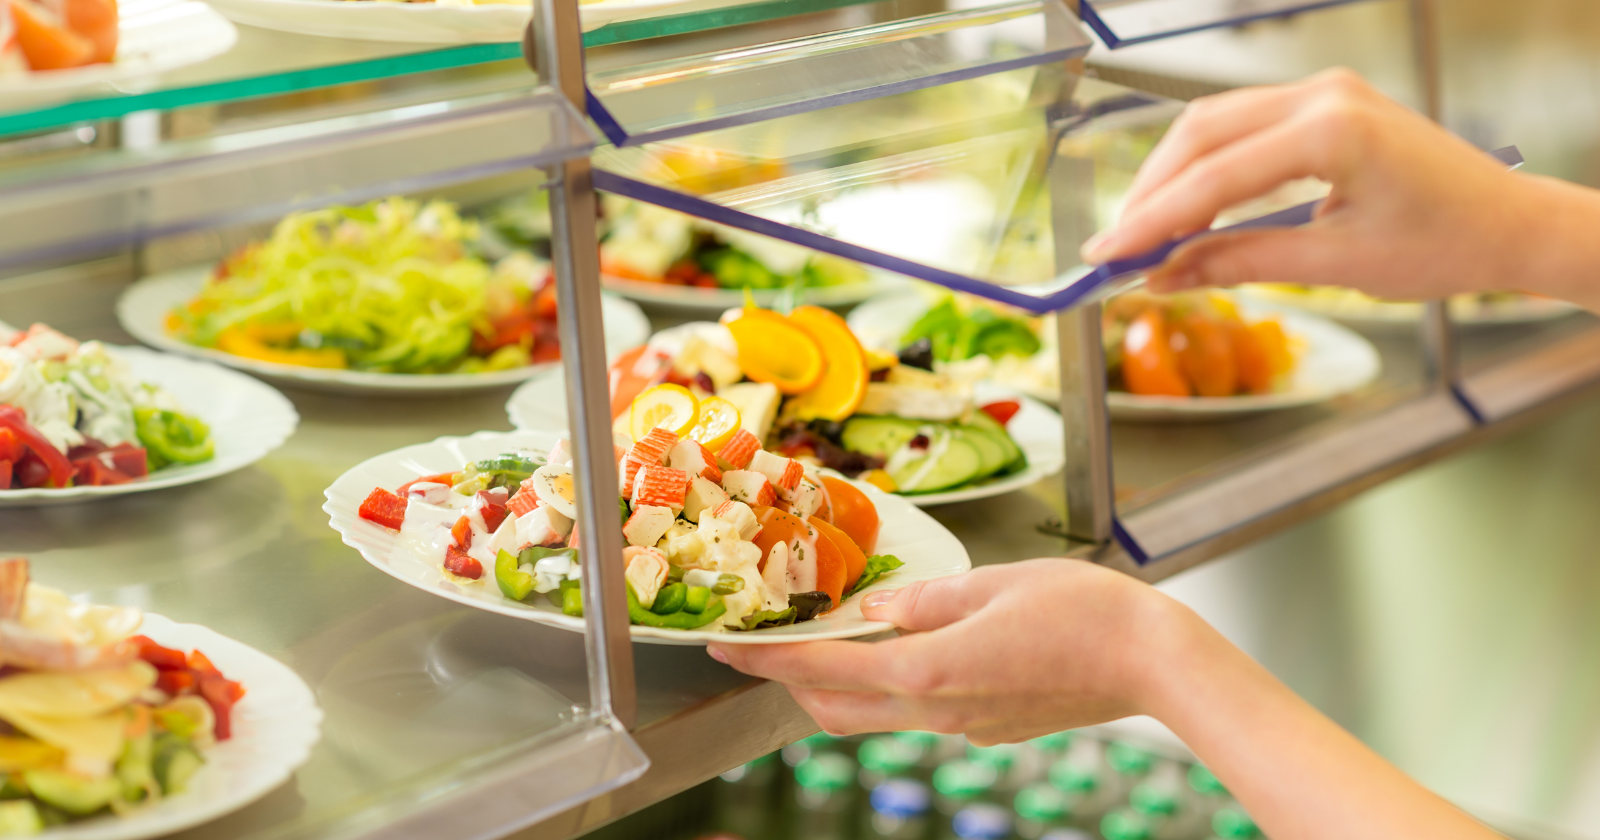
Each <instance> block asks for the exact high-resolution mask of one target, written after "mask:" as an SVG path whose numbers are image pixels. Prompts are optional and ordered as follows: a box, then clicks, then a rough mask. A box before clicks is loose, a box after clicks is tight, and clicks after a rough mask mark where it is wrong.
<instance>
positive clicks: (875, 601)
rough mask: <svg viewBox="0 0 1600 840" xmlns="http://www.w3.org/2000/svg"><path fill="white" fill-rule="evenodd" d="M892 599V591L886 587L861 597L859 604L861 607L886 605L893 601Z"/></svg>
mask: <svg viewBox="0 0 1600 840" xmlns="http://www.w3.org/2000/svg"><path fill="white" fill-rule="evenodd" d="M893 600H894V591H893V590H887V589H886V590H883V591H881V592H873V593H872V594H870V595H868V596H867V597H865V598H863V599H861V606H862V607H887V606H889V602H890V601H893Z"/></svg>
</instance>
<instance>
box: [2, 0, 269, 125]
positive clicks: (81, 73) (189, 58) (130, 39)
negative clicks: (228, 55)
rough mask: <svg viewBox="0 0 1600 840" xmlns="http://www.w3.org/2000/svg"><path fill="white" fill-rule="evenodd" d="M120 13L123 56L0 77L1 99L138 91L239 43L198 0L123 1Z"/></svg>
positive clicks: (222, 19) (119, 51) (224, 20)
mask: <svg viewBox="0 0 1600 840" xmlns="http://www.w3.org/2000/svg"><path fill="white" fill-rule="evenodd" d="M118 12H119V15H118V21H117V39H118V42H117V54H116V56H115V58H113V59H112V61H111V63H110V64H91V65H89V66H87V67H72V68H69V69H65V70H41V71H31V72H30V71H25V72H22V73H18V74H15V75H0V97H7V96H17V97H26V96H28V95H29V94H34V93H59V92H62V91H72V90H83V89H88V88H93V87H97V86H106V87H107V88H108V89H109V88H111V87H116V88H118V89H137V87H138V86H136V85H133V84H132V83H134V82H138V81H141V80H146V79H151V80H152V81H153V79H152V77H154V76H156V75H159V74H161V73H165V72H167V71H169V70H176V69H178V68H179V67H187V66H188V65H191V64H197V63H199V62H202V61H205V60H206V59H210V58H215V57H217V56H219V55H222V54H223V53H225V52H227V51H228V50H231V49H233V45H234V44H235V43H236V42H237V41H238V40H239V30H237V29H235V28H234V27H233V24H231V23H229V22H228V19H227V18H225V17H223V16H222V15H220V14H218V13H217V11H216V10H215V9H213V8H211V6H208V5H206V4H205V3H201V2H197V0H122V2H121V3H120V4H119V5H118ZM8 104H9V103H8ZM8 110H9V108H8Z"/></svg>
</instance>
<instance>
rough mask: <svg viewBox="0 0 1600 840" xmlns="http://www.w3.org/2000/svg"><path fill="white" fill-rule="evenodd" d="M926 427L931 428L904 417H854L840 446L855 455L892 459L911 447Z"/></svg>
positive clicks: (849, 422)
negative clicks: (897, 453) (915, 438)
mask: <svg viewBox="0 0 1600 840" xmlns="http://www.w3.org/2000/svg"><path fill="white" fill-rule="evenodd" d="M924 425H927V424H925V423H924V422H922V421H920V420H907V419H906V418H904V417H852V418H850V419H849V420H847V421H845V424H844V430H843V431H842V432H841V433H840V434H839V442H840V443H843V444H844V448H845V449H848V450H850V451H851V452H860V453H862V454H863V455H872V456H874V457H877V458H888V457H889V456H890V455H892V454H894V452H895V451H896V450H898V449H899V448H900V447H902V446H905V445H906V444H907V443H910V442H911V439H912V438H914V437H916V436H917V429H919V428H921V427H922V426H924Z"/></svg>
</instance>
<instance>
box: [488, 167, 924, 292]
mask: <svg viewBox="0 0 1600 840" xmlns="http://www.w3.org/2000/svg"><path fill="white" fill-rule="evenodd" d="M546 196H547V194H546V193H545V192H544V191H543V190H540V191H537V192H534V193H530V194H528V195H526V196H519V197H516V198H513V199H508V200H506V201H504V202H502V203H500V204H499V205H496V206H495V207H493V208H491V209H490V211H489V212H487V213H486V214H485V215H484V219H483V221H484V225H485V227H486V229H488V230H489V231H491V232H492V234H493V235H494V236H495V237H497V238H498V239H499V240H500V241H501V242H503V243H505V244H506V245H508V246H516V247H524V248H530V249H533V250H535V251H536V252H539V251H542V252H548V249H549V239H550V222H549V208H548V205H547V204H546V202H547V200H548V199H547V197H546ZM600 210H601V215H600V220H599V231H600V274H601V278H602V281H603V282H604V283H605V286H606V288H608V289H610V290H612V291H614V292H616V293H617V294H619V295H622V296H623V297H626V298H628V299H630V300H634V301H638V302H639V303H644V304H650V305H653V306H660V307H670V308H675V309H692V310H698V311H702V312H713V313H721V312H723V311H725V310H727V309H731V308H734V307H737V306H742V305H743V304H744V303H745V300H746V292H747V291H748V293H749V295H750V299H751V300H754V301H755V302H756V303H757V304H759V305H761V306H773V305H775V304H776V303H778V302H779V301H780V300H793V301H794V302H796V303H810V304H815V305H818V306H846V305H849V304H854V303H860V302H861V301H864V300H866V299H867V298H870V297H872V296H873V295H876V294H881V293H883V292H885V291H888V290H890V289H894V288H897V287H900V286H903V285H905V282H906V281H904V280H902V279H900V278H899V277H898V275H894V274H890V273H888V272H884V271H879V270H877V269H873V268H869V267H867V266H864V265H861V264H860V263H856V262H852V261H850V260H846V259H843V258H841V257H836V256H833V255H831V254H824V253H822V252H820V251H813V250H811V249H809V248H803V247H801V246H799V245H794V244H791V243H788V242H784V241H782V240H780V239H774V238H772V237H769V236H762V235H760V234H756V233H750V232H749V231H745V230H740V229H738V228H732V227H727V226H725V225H719V224H716V223H714V222H709V221H706V220H704V219H701V218H698V217H695V216H690V215H688V214H686V213H680V212H678V211H676V210H668V209H666V208H664V207H659V206H657V205H654V204H647V203H644V202H640V201H634V200H633V199H630V198H624V197H623V196H619V195H612V194H609V193H602V194H601V202H600Z"/></svg>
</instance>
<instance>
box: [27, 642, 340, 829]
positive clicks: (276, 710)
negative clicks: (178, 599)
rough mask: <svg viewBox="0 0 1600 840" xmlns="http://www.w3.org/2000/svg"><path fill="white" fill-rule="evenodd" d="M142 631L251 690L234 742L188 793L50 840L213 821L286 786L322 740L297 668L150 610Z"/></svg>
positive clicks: (215, 750)
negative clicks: (200, 657)
mask: <svg viewBox="0 0 1600 840" xmlns="http://www.w3.org/2000/svg"><path fill="white" fill-rule="evenodd" d="M139 632H140V633H143V634H145V635H147V636H149V637H150V638H152V639H154V640H156V641H157V642H159V643H161V644H163V645H166V646H167V647H175V648H182V649H183V650H186V651H187V650H194V649H196V648H198V649H199V650H200V651H202V652H203V653H205V655H206V657H207V658H208V659H210V660H211V661H212V662H213V663H215V664H216V666H217V669H218V670H220V671H222V673H223V674H224V675H226V676H227V677H228V679H230V680H237V681H238V682H240V683H241V684H243V685H244V687H245V696H244V699H243V700H241V701H239V705H237V706H235V707H234V718H233V737H232V738H229V739H228V740H226V741H223V742H220V743H218V744H217V745H216V746H214V747H212V748H211V749H209V750H207V751H206V753H205V760H206V763H205V765H204V766H203V767H201V768H200V772H198V773H196V774H195V777H194V779H192V780H191V781H190V783H189V789H188V790H187V791H185V792H183V793H181V794H178V795H177V796H173V797H171V798H168V799H163V800H162V801H161V802H159V803H157V804H156V806H155V807H153V808H150V809H148V810H143V811H138V812H135V813H133V814H130V815H128V816H125V817H112V816H107V817H100V818H96V819H92V820H85V821H83V822H78V823H70V824H67V825H63V826H57V827H55V828H51V829H47V830H46V831H45V832H44V833H43V834H39V835H36V836H38V837H41V838H44V840H143V838H146V837H159V836H163V835H166V834H171V833H172V832H175V831H181V830H183V829H186V828H192V827H194V826H197V825H200V824H201V823H205V822H210V821H211V820H214V819H217V818H218V817H221V816H223V815H225V814H229V813H232V812H233V811H237V810H239V809H240V808H243V807H245V806H246V805H249V804H250V803H252V802H255V801H256V800H257V799H260V798H261V797H263V796H265V795H267V794H268V793H270V792H272V791H273V790H275V789H276V788H277V787H278V786H280V785H282V784H283V783H284V782H285V781H287V780H288V779H289V778H290V777H291V776H292V775H293V774H294V771H295V770H297V769H299V768H300V766H301V765H303V764H305V763H306V760H307V759H309V758H310V757H311V749H312V748H313V747H315V746H316V744H317V741H319V740H320V739H321V737H322V709H321V708H319V707H318V706H317V701H316V696H315V695H314V694H313V693H312V691H311V687H310V686H308V685H306V683H305V680H302V679H300V675H299V674H296V673H295V672H294V670H293V669H292V668H290V667H289V666H287V665H285V664H283V663H282V662H279V661H278V660H276V659H274V658H272V657H270V656H268V655H266V654H265V653H262V652H261V651H259V650H256V649H255V648H253V647H250V646H249V645H247V644H245V643H243V642H240V641H237V640H235V639H231V638H229V637H227V636H224V635H222V634H221V633H218V632H217V631H215V630H212V629H211V628H209V627H205V626H202V625H199V624H180V623H178V622H176V621H173V620H172V619H170V618H166V617H165V616H160V615H156V614H154V613H145V616H144V624H143V625H141V626H140V628H139Z"/></svg>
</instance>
